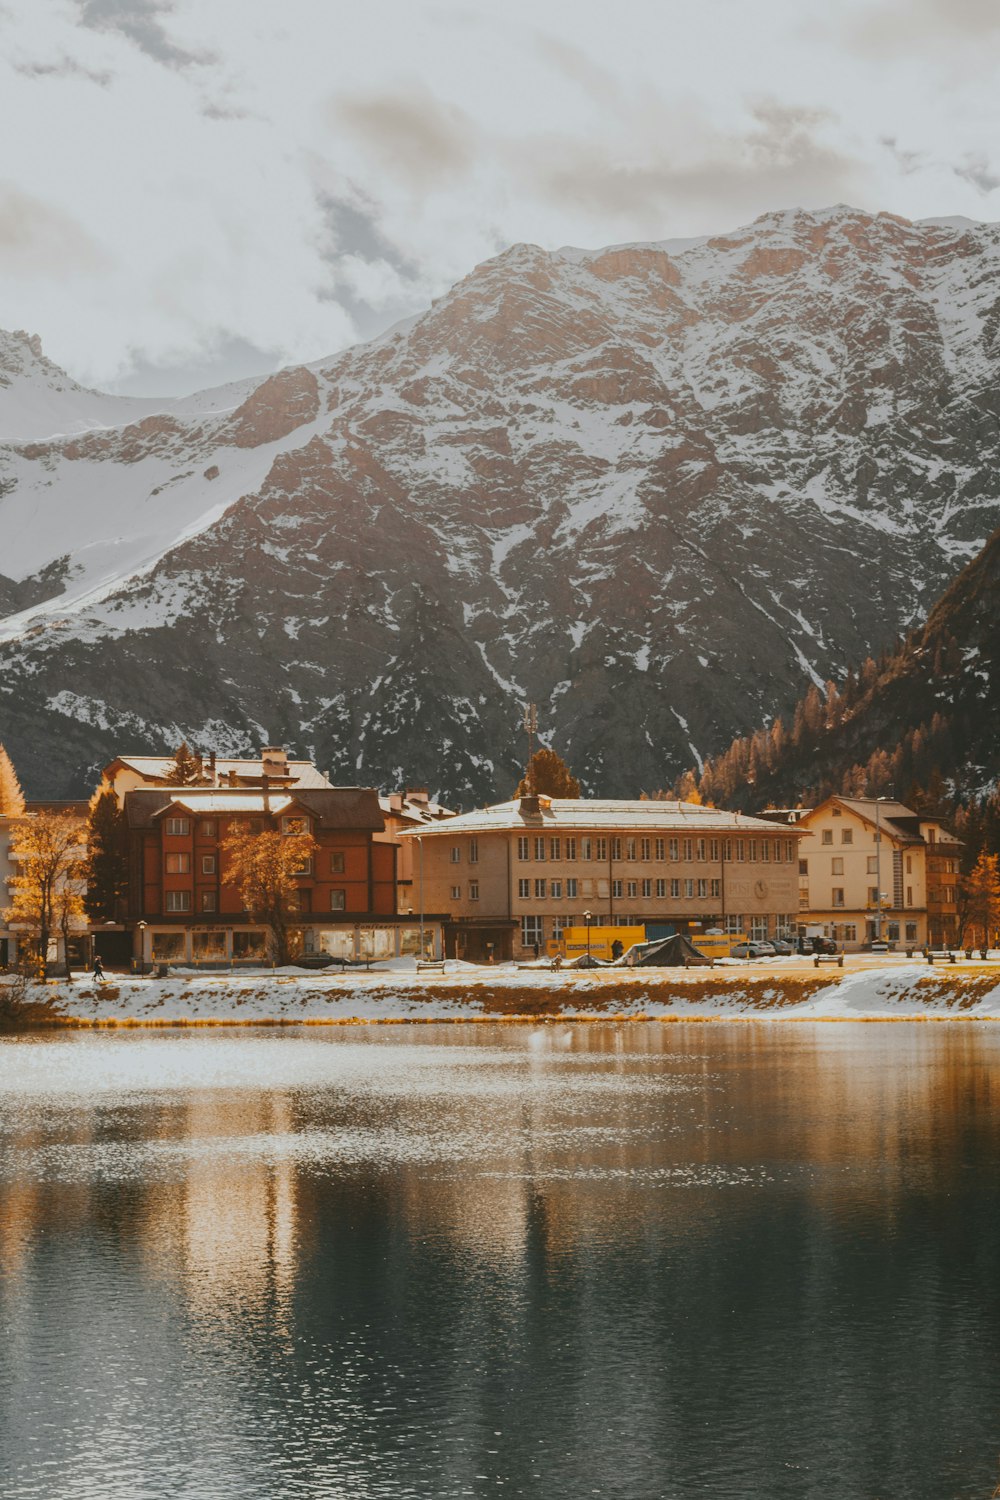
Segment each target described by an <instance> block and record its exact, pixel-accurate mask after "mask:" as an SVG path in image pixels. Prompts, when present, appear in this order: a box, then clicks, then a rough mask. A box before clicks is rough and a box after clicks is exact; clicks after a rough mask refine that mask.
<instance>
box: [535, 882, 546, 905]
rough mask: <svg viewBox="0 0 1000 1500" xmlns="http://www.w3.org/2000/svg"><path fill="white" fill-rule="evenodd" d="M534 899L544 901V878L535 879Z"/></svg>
mask: <svg viewBox="0 0 1000 1500" xmlns="http://www.w3.org/2000/svg"><path fill="white" fill-rule="evenodd" d="M535 899H536V900H537V901H544V900H545V881H544V880H536V881H535Z"/></svg>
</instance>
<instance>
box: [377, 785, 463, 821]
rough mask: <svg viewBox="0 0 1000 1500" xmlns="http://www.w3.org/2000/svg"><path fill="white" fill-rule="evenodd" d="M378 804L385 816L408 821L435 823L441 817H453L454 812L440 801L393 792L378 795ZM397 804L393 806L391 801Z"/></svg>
mask: <svg viewBox="0 0 1000 1500" xmlns="http://www.w3.org/2000/svg"><path fill="white" fill-rule="evenodd" d="M378 800H379V806H380V807H381V809H382V812H383V813H384V814H385V816H386V817H387V818H398V819H400V820H401V821H403V822H410V823H436V822H437V821H438V820H439V819H441V818H454V817H455V814H454V813H453V812H452V811H451V809H450V808H448V807H442V805H441V803H440V802H431V801H430V800H429V799H425V798H422V797H418V798H410V797H406V796H402V797H401V796H400V794H399V793H398V792H397V793H394V794H389V795H385V794H382V795H380V796H379V799H378ZM394 802H395V803H397V804H398V805H397V806H393V803H394Z"/></svg>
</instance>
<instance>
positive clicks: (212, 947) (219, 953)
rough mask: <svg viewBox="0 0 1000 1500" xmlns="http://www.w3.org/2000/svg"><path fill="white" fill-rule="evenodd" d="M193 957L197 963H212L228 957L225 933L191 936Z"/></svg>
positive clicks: (198, 933)
mask: <svg viewBox="0 0 1000 1500" xmlns="http://www.w3.org/2000/svg"><path fill="white" fill-rule="evenodd" d="M191 956H192V958H193V959H194V960H195V962H196V963H198V962H199V961H200V962H201V963H211V962H212V961H213V959H214V960H218V959H224V958H225V956H226V934H225V933H224V932H193V933H192V934H191Z"/></svg>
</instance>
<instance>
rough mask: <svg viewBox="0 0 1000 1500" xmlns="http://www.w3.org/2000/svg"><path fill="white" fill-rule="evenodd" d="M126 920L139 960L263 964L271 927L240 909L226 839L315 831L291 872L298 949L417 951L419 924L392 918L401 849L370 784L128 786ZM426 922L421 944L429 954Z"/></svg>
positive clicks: (365, 953) (351, 953)
mask: <svg viewBox="0 0 1000 1500" xmlns="http://www.w3.org/2000/svg"><path fill="white" fill-rule="evenodd" d="M124 809H125V816H126V820H127V827H128V841H129V893H128V914H127V920H128V925H129V927H130V928H131V930H132V931H133V932H134V933H135V954H136V957H137V958H138V959H139V960H141V961H142V962H143V964H150V963H175V964H208V965H227V964H241V963H243V964H260V963H262V962H266V961H267V960H268V959H269V958H270V956H271V954H270V945H269V935H268V931H267V929H266V927H265V926H264V925H263V924H262V923H261V922H259V921H255V920H254V919H253V918H252V917H251V916H250V915H249V914H248V913H247V912H246V911H245V910H244V907H243V902H242V899H241V896H240V892H239V890H238V888H237V887H236V885H235V884H234V883H233V881H232V879H231V874H230V869H229V862H228V857H227V853H226V848H225V842H226V840H227V839H228V838H230V837H231V836H233V835H234V834H236V833H240V832H244V833H250V834H259V833H264V832H266V831H275V832H278V833H280V834H281V835H282V837H283V838H288V839H290V840H294V839H296V838H298V837H300V836H303V835H308V836H311V837H312V838H313V839H314V840H315V842H316V845H317V847H316V849H315V851H314V852H313V853H312V854H311V855H310V854H306V855H304V856H303V859H302V868H301V872H300V873H299V874H298V875H297V876H296V884H297V888H298V889H297V902H296V905H297V920H296V921H295V926H296V928H297V929H298V931H299V934H300V937H299V944H300V952H301V954H302V955H303V956H304V957H306V958H319V957H322V956H324V955H325V956H329V957H334V958H343V959H349V960H354V959H359V958H376V959H378V958H393V957H396V956H397V955H400V954H404V955H405V954H407V953H412V954H414V955H416V954H417V952H418V950H419V936H420V935H419V928H418V924H416V923H414V922H412V921H409V920H407V919H402V918H400V917H399V916H398V914H397V900H396V854H397V850H396V846H395V844H393V843H387V842H381V841H379V840H378V839H377V838H376V835H378V834H380V833H382V832H383V830H384V821H383V817H382V812H381V809H380V807H379V801H378V796H377V794H376V793H375V792H374V791H373V790H371V789H369V788H365V787H330V786H325V787H319V788H314V787H305V788H303V787H301V786H298V787H295V788H289V789H287V790H279V791H272V790H271V788H270V786H269V785H268V784H265V785H264V786H263V787H261V788H259V789H258V788H255V787H253V786H248V785H243V786H230V785H227V786H225V787H200V786H199V787H184V788H177V789H169V788H166V787H163V788H143V789H136V790H130V791H126V792H125V794H124ZM436 946H438V944H437V943H436V941H435V931H434V927H433V925H430V926H429V928H428V933H427V934H426V935H425V949H427V948H430V949H431V950H433V949H434V948H435V947H436Z"/></svg>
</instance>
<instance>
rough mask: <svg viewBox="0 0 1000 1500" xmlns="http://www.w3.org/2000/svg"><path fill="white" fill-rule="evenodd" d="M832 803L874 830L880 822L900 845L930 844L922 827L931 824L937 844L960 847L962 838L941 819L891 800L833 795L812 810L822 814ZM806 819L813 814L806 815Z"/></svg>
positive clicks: (886, 798)
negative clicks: (852, 814) (923, 815)
mask: <svg viewBox="0 0 1000 1500" xmlns="http://www.w3.org/2000/svg"><path fill="white" fill-rule="evenodd" d="M831 802H836V803H838V804H839V805H840V806H841V807H846V808H848V809H849V810H850V811H851V812H852V813H854V814H855V815H856V816H857V817H859V818H862V819H863V820H864V821H865V822H866V823H870V824H871V826H872V827H873V828H874V827H875V826H876V822H877V823H878V825H879V826H880V827H881V828H884V829H885V832H886V834H887V835H888V836H889V837H890V838H894V839H896V840H897V842H899V843H901V844H926V843H929V840H927V839H925V838H924V836H923V834H922V833H921V832H920V825H921V824H922V823H929V824H931V825H932V826H933V827H934V828H936V829H937V831H938V836H937V838H936V840H935V842H936V843H941V844H954V845H955V847H956V848H958V847H960V845H961V839H957V838H956V837H955V835H954V834H953V833H950V832H949V831H948V829H947V828H945V827H944V825H943V824H942V823H941V821H940V820H939V819H938V818H926V817H922V816H921V814H920V813H916V812H914V811H913V809H912V808H911V807H907V806H906V804H905V803H903V802H894V801H892V800H891V799H890V798H888V797H838V796H833V797H828V798H827V799H826V801H825V802H822V803H820V805H819V807H817V808H814V809H813V811H814V812H820V811H821V810H822V809H823V808H824V807H827V806H829V804H830V803H831ZM806 816H807V817H808V816H810V815H809V814H806Z"/></svg>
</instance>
